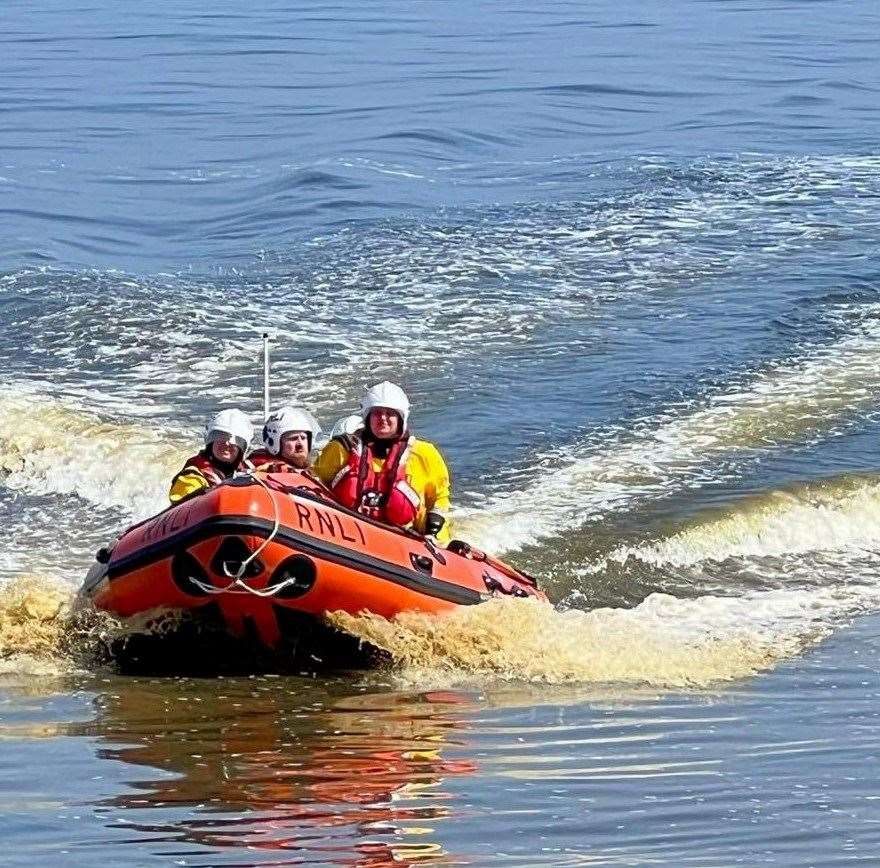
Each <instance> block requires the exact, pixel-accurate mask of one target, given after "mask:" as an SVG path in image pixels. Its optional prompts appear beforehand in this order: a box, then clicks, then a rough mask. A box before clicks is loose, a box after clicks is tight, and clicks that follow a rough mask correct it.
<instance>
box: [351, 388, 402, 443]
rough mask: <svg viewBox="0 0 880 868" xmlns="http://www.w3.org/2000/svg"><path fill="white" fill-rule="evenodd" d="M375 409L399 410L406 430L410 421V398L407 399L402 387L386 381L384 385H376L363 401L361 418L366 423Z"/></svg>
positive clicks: (370, 389)
mask: <svg viewBox="0 0 880 868" xmlns="http://www.w3.org/2000/svg"><path fill="white" fill-rule="evenodd" d="M374 407H388V409H389V410H397V412H398V413H400V418H401V419H402V420H403V429H404V431H405V430H406V425H407V422H408V421H409V398H407V397H406V392H404V391H403V389H401V388H400V386H395V385H394V383H389V382H388V380H385V381H384V382H383V383H376V385H375V386H371V387H370V388H369V389H367V393H366V395H364V398H363V400H362V401H361V416H362V417H363V419H364V421H366V419H367V416H369V415H370V410H372V409H373V408H374Z"/></svg>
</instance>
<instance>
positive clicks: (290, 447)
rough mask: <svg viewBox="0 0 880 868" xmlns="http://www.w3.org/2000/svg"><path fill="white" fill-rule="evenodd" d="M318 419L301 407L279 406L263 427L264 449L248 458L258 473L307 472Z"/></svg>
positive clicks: (318, 426)
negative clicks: (260, 471)
mask: <svg viewBox="0 0 880 868" xmlns="http://www.w3.org/2000/svg"><path fill="white" fill-rule="evenodd" d="M320 433H321V426H320V425H319V424H318V420H317V419H315V417H314V416H313V415H312V414H311V413H309V411H308V410H305V409H303V408H302V407H290V406H286V407H282V408H281V409H280V410H278V411H276V412H275V413H273V414H272V415H271V416H270V417H269V418H268V419H266V424H265V425H264V426H263V448H262V449H257V450H256V451H255V452H252V453H251V454H250V455H249V456H248V460H249V461H250V462H251V464H253V465H254V467H255V468H256V469H257V470H265V471H268V472H272V473H283V472H284V471H285V470H306V469H308V466H309V462H310V458H311V453H312V446H313V445H314V439H315V437H316V436H317V435H318V434H320Z"/></svg>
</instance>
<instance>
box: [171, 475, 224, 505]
mask: <svg viewBox="0 0 880 868" xmlns="http://www.w3.org/2000/svg"><path fill="white" fill-rule="evenodd" d="M214 484H215V483H213V482H208V480H207V479H205V477H204V476H203V475H202V474H201V472H200V471H199V470H198V469H197V468H195V467H184V469H183V470H181V471H180V473H178V474H177V476H175V477H174V479H172V480H171V490H170V491H169V492H168V499H169V500H170V501H171V502H172V503H177V502H178V501H181V500H185V499H186V498H187V497H191V496H192V495H194V494H196V493H197V492H199V491H201V490H202V489H203V488H210V487H211V486H212V485H214Z"/></svg>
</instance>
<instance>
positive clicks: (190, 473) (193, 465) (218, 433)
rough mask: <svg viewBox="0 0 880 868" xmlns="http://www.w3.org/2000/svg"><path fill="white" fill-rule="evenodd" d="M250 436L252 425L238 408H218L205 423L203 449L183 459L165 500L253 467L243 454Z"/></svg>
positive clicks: (184, 495)
mask: <svg viewBox="0 0 880 868" xmlns="http://www.w3.org/2000/svg"><path fill="white" fill-rule="evenodd" d="M253 436H254V426H253V425H251V421H250V419H248V417H247V416H245V414H244V413H242V412H241V410H222V411H221V412H220V413H218V414H217V415H216V416H215V417H214V418H213V419H212V420H211V422H210V424H209V425H208V427H207V429H206V432H205V448H204V449H202V451H201V452H199V453H197V454H196V455H193V456H192V458H189V459H187V461H186V463H185V464H184V465H183V469H182V470H181V471H180V473H178V474H177V476H175V477H174V479H172V480H171V490H170V491H169V492H168V499H169V500H170V501H171V502H172V503H178V502H179V501H181V500H184V499H186V498H187V497H192V496H193V495H194V494H198V493H200V492H202V491H205V490H206V489H208V488H211V487H213V486H215V485H219V484H220V483H221V482H223V481H224V480H225V479H230V478H231V477H232V476H233V475H234V474H235V473H236V472H239V471H245V470H251V469H253V468H252V466H251V464H250V462H249V461H247V460H246V459H245V457H244V453H245V451H246V450H247V448H248V446H249V445H250V442H251V439H252V438H253Z"/></svg>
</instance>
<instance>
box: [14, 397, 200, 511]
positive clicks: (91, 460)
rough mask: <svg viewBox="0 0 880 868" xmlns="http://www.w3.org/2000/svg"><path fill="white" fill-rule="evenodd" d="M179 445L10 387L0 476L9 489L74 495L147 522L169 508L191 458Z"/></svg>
mask: <svg viewBox="0 0 880 868" xmlns="http://www.w3.org/2000/svg"><path fill="white" fill-rule="evenodd" d="M187 454H188V453H187V450H186V445H185V444H183V443H182V442H181V441H180V440H171V439H170V438H163V437H162V436H160V435H159V434H158V433H157V432H156V431H154V430H151V429H150V428H147V427H144V426H143V425H141V424H131V425H124V424H119V423H110V422H106V421H102V420H101V419H100V418H99V417H97V416H95V415H94V414H92V413H89V412H88V411H86V410H84V409H83V408H81V407H77V406H73V405H71V404H68V403H66V402H64V401H61V400H58V399H56V398H50V397H47V396H44V395H39V394H36V393H30V392H27V391H24V390H19V391H16V390H13V389H11V388H7V389H6V390H5V391H4V394H3V395H2V396H0V471H2V472H3V474H5V477H6V478H5V484H6V485H7V486H8V487H9V488H13V489H19V490H25V491H27V492H29V493H32V494H76V495H79V496H80V497H83V498H85V499H87V500H89V501H91V502H92V503H95V504H98V505H100V506H112V507H118V508H121V509H123V510H125V511H126V512H127V513H129V514H130V515H132V516H145V515H149V514H151V513H153V512H156V511H157V510H159V509H161V508H162V507H164V506H165V505H166V504H167V500H166V494H167V491H168V484H169V481H170V479H171V477H172V475H173V474H174V473H175V472H176V471H177V470H179V469H180V465H181V464H182V462H183V461H184V460H185V459H186V457H187Z"/></svg>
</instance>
